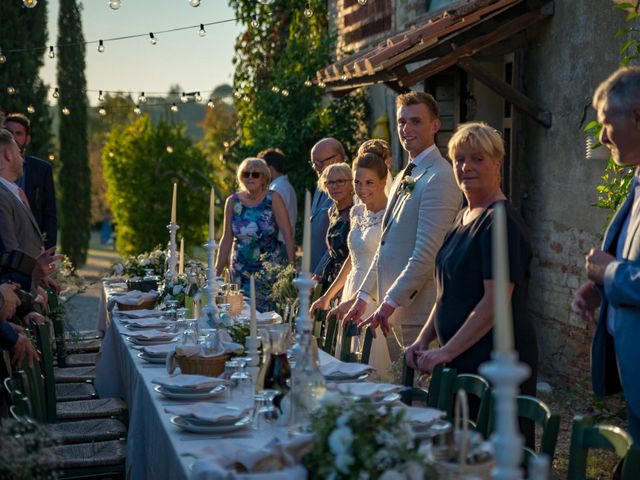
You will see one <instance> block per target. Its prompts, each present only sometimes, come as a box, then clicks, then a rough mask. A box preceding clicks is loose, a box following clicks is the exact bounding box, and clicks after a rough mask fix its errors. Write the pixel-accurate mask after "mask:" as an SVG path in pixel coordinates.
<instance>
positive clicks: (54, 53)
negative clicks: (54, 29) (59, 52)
mask: <svg viewBox="0 0 640 480" xmlns="http://www.w3.org/2000/svg"><path fill="white" fill-rule="evenodd" d="M49 58H56V52H54V51H53V45H51V46H50V47H49Z"/></svg>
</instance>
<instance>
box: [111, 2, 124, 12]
mask: <svg viewBox="0 0 640 480" xmlns="http://www.w3.org/2000/svg"><path fill="white" fill-rule="evenodd" d="M109 6H110V7H111V10H118V9H119V8H120V7H121V6H122V2H121V1H120V0H109Z"/></svg>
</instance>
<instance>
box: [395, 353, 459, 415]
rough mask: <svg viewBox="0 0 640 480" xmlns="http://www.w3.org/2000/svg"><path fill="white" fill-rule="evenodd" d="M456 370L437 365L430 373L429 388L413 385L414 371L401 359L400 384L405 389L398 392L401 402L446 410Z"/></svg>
mask: <svg viewBox="0 0 640 480" xmlns="http://www.w3.org/2000/svg"><path fill="white" fill-rule="evenodd" d="M456 376H457V372H456V370H455V369H454V368H445V367H444V366H443V365H437V366H436V368H435V369H434V370H433V373H432V374H431V380H430V382H429V388H428V389H424V388H420V387H414V386H413V383H414V377H415V371H414V370H413V368H411V367H409V366H408V365H407V363H406V361H403V368H402V384H403V385H404V386H405V387H406V389H405V390H404V391H403V392H402V393H401V394H400V395H401V396H402V402H403V403H405V404H407V405H412V404H413V402H420V403H424V404H425V405H426V406H427V407H430V408H438V409H440V410H443V411H447V409H448V407H449V405H448V402H449V398H450V392H451V389H452V388H453V380H454V379H455V378H456Z"/></svg>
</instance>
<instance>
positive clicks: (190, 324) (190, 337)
mask: <svg viewBox="0 0 640 480" xmlns="http://www.w3.org/2000/svg"><path fill="white" fill-rule="evenodd" d="M186 322H187V326H186V328H185V329H184V332H182V342H181V345H183V346H188V345H198V344H199V342H200V336H199V335H198V331H197V328H196V321H195V320H193V319H189V320H186Z"/></svg>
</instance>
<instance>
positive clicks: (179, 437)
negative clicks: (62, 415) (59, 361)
mask: <svg viewBox="0 0 640 480" xmlns="http://www.w3.org/2000/svg"><path fill="white" fill-rule="evenodd" d="M109 317H110V318H109V321H107V322H106V332H105V337H104V340H103V343H102V348H101V355H100V359H99V361H98V364H97V367H96V380H95V386H96V390H97V392H98V395H99V396H100V397H114V396H115V397H121V398H123V399H124V400H125V401H126V402H127V405H128V407H129V433H128V437H127V462H126V471H127V478H133V479H145V478H149V479H151V478H158V479H160V478H171V479H183V478H188V476H189V467H190V465H191V464H192V463H193V462H194V457H193V455H194V453H197V451H198V450H200V449H201V448H202V447H204V446H205V445H206V446H212V445H213V446H215V444H216V443H218V442H226V443H228V442H230V441H232V442H238V443H239V444H243V445H247V446H251V447H253V448H260V447H261V446H263V445H266V444H267V443H269V442H270V441H271V440H272V439H273V438H275V437H277V438H280V439H283V440H284V439H287V437H288V432H287V428H286V427H278V426H275V427H269V428H268V429H265V430H259V431H256V430H253V429H250V428H247V429H245V430H240V431H238V432H234V433H230V434H228V435H214V434H201V433H200V434H196V433H188V432H184V431H182V430H179V429H178V428H177V427H176V426H174V425H173V424H171V423H170V418H171V417H172V415H171V414H168V413H166V412H165V411H164V409H165V407H167V406H171V405H178V404H185V403H193V402H180V401H176V400H169V399H165V398H164V397H162V396H161V395H160V394H159V393H157V392H155V391H154V386H155V385H154V384H152V383H151V380H153V379H154V378H155V377H159V376H162V375H166V370H165V368H164V365H158V364H151V363H147V362H145V361H144V360H142V359H140V358H138V356H137V355H138V353H140V350H137V349H135V348H132V345H131V344H130V343H129V342H128V341H127V340H126V338H125V337H124V336H123V335H122V334H121V332H122V329H123V325H122V323H121V322H120V320H119V319H118V317H117V316H114V317H113V318H111V316H110V315H109ZM208 401H212V402H221V401H224V400H223V399H220V400H218V399H217V398H214V399H212V400H208Z"/></svg>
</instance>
